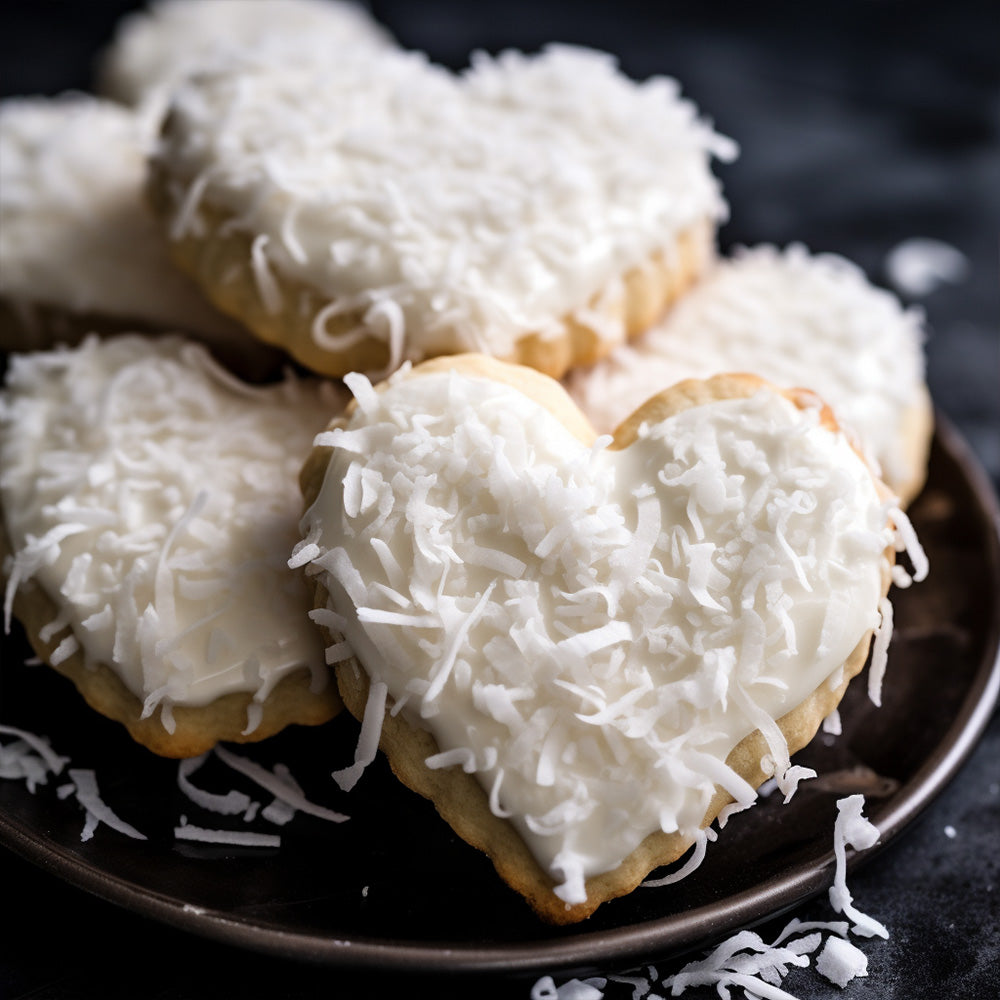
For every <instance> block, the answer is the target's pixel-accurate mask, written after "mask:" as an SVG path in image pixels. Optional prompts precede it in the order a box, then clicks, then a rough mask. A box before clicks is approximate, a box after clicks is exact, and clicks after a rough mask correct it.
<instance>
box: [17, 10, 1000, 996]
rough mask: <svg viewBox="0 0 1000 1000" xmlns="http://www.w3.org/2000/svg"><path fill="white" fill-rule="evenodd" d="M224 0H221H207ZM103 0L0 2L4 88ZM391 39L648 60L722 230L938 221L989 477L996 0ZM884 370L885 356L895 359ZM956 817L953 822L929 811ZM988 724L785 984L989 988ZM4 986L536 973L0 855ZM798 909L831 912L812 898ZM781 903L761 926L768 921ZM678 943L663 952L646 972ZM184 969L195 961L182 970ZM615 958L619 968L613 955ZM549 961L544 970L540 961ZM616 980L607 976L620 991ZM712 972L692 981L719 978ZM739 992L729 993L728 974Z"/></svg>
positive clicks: (850, 246) (955, 413)
mask: <svg viewBox="0 0 1000 1000" xmlns="http://www.w3.org/2000/svg"><path fill="white" fill-rule="evenodd" d="M207 2H225V0H207ZM133 6H134V4H132V3H128V2H121V0H116V2H111V0H90V2H86V3H85V2H82V0H81V2H77V3H72V2H53V0H22V2H11V0H6V2H4V3H2V4H0V96H9V95H14V94H29V93H50V94H51V93H57V92H59V91H61V90H64V89H70V88H79V89H86V88H88V86H89V84H90V82H91V70H92V59H93V56H94V54H95V53H96V52H97V51H98V50H99V48H100V47H101V46H102V45H103V44H105V43H106V41H107V40H108V38H109V37H110V34H111V30H112V26H113V24H114V22H115V20H116V19H117V17H118V16H119V15H120V14H121V13H122V12H123V11H125V10H127V9H130V8H132V7H133ZM372 7H373V10H374V12H375V14H376V16H377V17H378V18H379V19H380V20H382V21H383V22H384V23H385V24H387V25H388V26H389V27H390V29H392V30H393V31H394V33H395V34H396V36H397V38H398V39H399V41H400V42H401V43H403V44H404V45H407V46H410V47H415V48H420V49H424V50H426V51H427V52H428V53H429V54H430V55H431V56H432V57H433V58H435V59H437V60H439V61H442V62H445V63H447V64H449V65H453V66H460V65H462V64H463V63H464V61H465V59H466V56H467V53H468V52H469V51H470V50H471V49H473V48H485V49H488V50H497V49H499V48H503V47H506V46H516V47H519V48H524V49H528V50H531V49H534V48H537V47H538V46H540V45H542V44H544V43H545V42H548V41H565V42H575V43H582V44H587V45H591V46H595V47H598V48H602V49H606V50H609V51H612V52H614V53H616V54H617V55H618V56H619V57H620V59H621V63H622V67H623V69H624V70H625V71H626V72H627V73H629V74H630V75H632V76H634V77H644V76H647V75H650V74H653V73H665V74H667V75H670V76H675V77H677V78H678V79H679V80H680V81H681V83H682V85H683V88H684V91H685V92H686V93H687V94H688V95H689V96H690V97H692V98H693V99H694V100H695V101H696V102H697V104H698V105H699V106H700V108H701V109H702V111H703V112H704V113H705V114H706V115H708V116H709V117H711V118H712V119H714V121H715V123H716V125H717V126H718V128H719V129H720V131H722V132H724V133H726V134H728V135H730V136H732V137H733V138H735V139H736V140H737V141H738V142H739V144H740V146H741V150H742V152H741V156H740V158H739V159H738V160H737V161H736V163H734V164H732V165H729V166H726V167H723V168H721V169H720V171H719V173H720V175H721V177H722V179H723V182H724V185H725V190H726V194H727V197H728V199H729V202H730V206H731V220H730V222H729V223H728V224H727V225H726V226H725V227H724V228H723V230H722V232H721V237H720V239H721V243H722V246H723V248H724V249H725V248H727V247H731V246H734V245H737V244H752V243H761V242H774V243H778V244H781V245H784V244H786V243H788V242H793V241H796V242H802V243H804V244H806V245H807V246H808V247H809V248H810V249H812V250H814V251H833V252H837V253H841V254H843V255H845V256H847V257H849V258H850V259H852V260H854V261H855V262H856V263H858V264H859V265H861V266H862V267H863V268H864V269H865V271H866V272H867V273H868V275H869V277H870V278H871V279H872V280H873V281H875V282H878V283H885V282H886V281H887V278H888V275H887V273H886V271H885V262H886V257H887V254H888V253H889V251H890V250H891V249H892V248H893V247H894V246H895V245H897V244H898V243H899V242H901V241H902V240H904V239H907V238H910V237H915V236H919V237H933V238H936V239H940V240H944V241H946V242H947V243H949V244H951V245H953V246H955V247H957V248H958V249H959V250H961V251H962V253H963V254H965V256H966V257H967V258H968V261H969V268H968V272H967V274H966V275H965V277H964V279H963V280H962V281H961V282H958V283H955V284H946V285H943V286H942V287H940V288H938V289H937V290H936V291H934V292H932V293H931V294H929V295H927V296H926V298H924V299H922V300H921V301H920V302H919V303H918V304H920V305H921V306H922V307H923V308H924V310H925V312H926V316H927V326H928V341H927V356H928V381H929V383H930V387H931V391H932V394H933V396H934V399H935V402H936V403H937V405H938V407H939V408H940V409H941V411H942V412H943V413H945V414H946V415H947V416H948V417H950V418H951V420H952V421H953V422H954V423H955V424H956V426H957V427H958V428H959V430H960V431H961V433H962V434H963V435H964V436H965V437H966V438H967V440H968V441H969V442H970V444H971V445H972V447H973V449H974V450H975V452H976V453H977V454H978V456H979V460H980V461H981V462H982V464H983V465H984V466H985V468H986V469H987V471H988V473H989V475H990V476H991V477H992V480H993V482H994V484H997V483H1000V333H998V325H1000V295H998V273H1000V272H998V242H1000V54H998V51H1000V50H998V45H997V41H996V39H997V38H998V37H1000V15H998V13H997V12H998V8H997V6H996V5H995V4H986V3H984V4H971V3H968V2H950V3H938V4H934V5H923V4H915V3H896V2H857V0H854V2H838V3H829V4H823V5H820V4H798V3H789V4H774V3H762V4H736V3H732V4H729V3H719V2H711V0H710V2H690V3H670V2H661V3H657V4H648V3H634V2H631V0H619V2H615V3H600V4H598V3H576V4H559V3H554V2H546V0H533V2H532V0H505V2H504V3H493V2H483V3H471V2H470V3H463V2H460V0H425V2H413V0H409V2H407V0H384V2H377V3H373V4H372ZM890 377H891V374H890ZM946 826H951V827H953V828H954V829H955V831H956V836H955V837H953V838H952V837H948V836H946V835H945V833H944V828H945V827H946ZM998 831H1000V724H998V720H997V718H996V717H995V718H994V720H993V723H992V724H991V726H990V728H989V729H988V731H987V733H986V736H985V738H984V740H983V741H982V742H981V744H980V746H979V748H978V749H977V750H976V752H975V753H974V754H973V755H972V757H971V758H970V760H969V761H968V763H967V764H966V766H965V767H964V769H963V770H962V771H961V772H960V774H959V776H958V778H957V779H956V780H955V782H954V783H953V784H952V785H951V787H949V788H948V789H947V790H946V791H945V793H944V794H943V795H942V796H941V797H940V799H938V800H937V801H936V802H935V803H934V804H933V805H932V806H931V808H930V809H929V810H928V811H927V812H926V813H925V814H924V816H923V817H922V818H921V819H920V821H919V822H918V823H917V824H915V826H914V827H913V828H912V829H911V830H910V831H909V832H908V833H907V834H906V835H905V836H904V837H902V838H901V839H900V840H899V841H897V842H896V843H895V844H894V845H892V847H891V848H890V849H889V850H887V851H886V852H884V853H883V854H882V855H880V857H879V859H878V861H877V863H875V864H872V865H870V866H867V867H865V868H863V869H861V870H860V871H859V872H858V873H857V874H856V875H855V876H854V878H853V879H852V881H851V889H852V891H853V893H854V896H855V898H856V900H857V901H858V904H859V905H860V906H861V908H862V909H864V910H866V911H867V912H871V913H872V914H874V915H877V916H878V917H879V918H880V919H881V920H882V921H883V922H884V923H886V924H887V925H888V926H889V928H890V931H891V934H892V936H891V938H890V940H889V941H888V942H885V943H883V942H877V943H873V944H871V945H865V946H864V947H865V950H866V952H867V953H868V955H869V962H870V976H869V978H868V979H864V980H856V981H855V982H853V983H852V984H851V985H850V987H849V988H848V989H847V990H846V991H843V992H842V991H840V990H839V989H838V988H837V987H835V986H833V985H831V984H829V983H826V982H825V981H824V980H822V979H819V977H817V976H815V974H813V973H811V972H810V973H801V974H800V973H795V974H793V975H792V976H790V977H789V979H788V980H786V983H785V986H786V988H787V989H789V990H791V991H792V992H793V993H796V995H798V996H801V997H802V998H804V1000H805V998H810V1000H811V998H825V997H835V996H846V997H851V998H859V1000H860V998H896V1000H911V998H914V1000H916V998H922V997H945V998H950V997H963V998H973V1000H974V998H984V1000H985V998H992V997H995V996H996V995H997V992H998V987H997V984H998V983H1000V917H998V913H1000V886H998V885H997V878H998V873H1000V833H998ZM0 887H2V888H0V899H2V901H3V903H4V906H3V909H4V913H5V922H6V923H7V924H8V926H9V925H10V924H11V923H15V924H16V925H17V926H16V930H15V931H14V933H13V934H10V933H6V934H5V935H3V937H2V938H0V997H2V998H4V1000H6V998H14V997H27V996H30V997H32V998H36V1000H39V998H43V1000H70V998H87V1000H89V998H98V997H100V998H117V997H130V998H131V997H148V998H157V1000H187V998H191V1000H200V998H203V997H206V998H207V997H230V996H232V997H257V996H261V997H265V996H266V997H275V998H277V997H285V998H292V1000H305V998H311V997H326V996H345V997H354V996H373V997H381V996H390V995H392V996H411V995H413V996H423V995H428V996H435V997H440V998H451V997H460V996H461V997H484V998H485V997H498V998H499V997H503V998H511V1000H513V998H523V1000H527V997H528V996H529V993H530V986H531V982H530V981H528V982H525V981H516V980H505V979H503V978H502V977H492V978H491V979H490V980H489V981H483V980H482V979H474V980H473V979H465V978H463V979H458V980H454V979H453V980H451V981H447V982H440V981H428V980H426V979H422V978H416V977H409V978H407V979H392V980H390V979H386V978H384V977H381V978H380V977H376V978H374V979H369V978H367V977H362V978H358V979H355V978H352V977H349V976H347V975H346V974H345V973H343V972H338V971H336V970H325V969H318V968H314V967H311V966H307V965H300V964H296V963H292V962H286V961H280V960H276V959H267V958H263V957H260V956H252V955H248V954H245V953H243V952H239V951H236V950H233V949H229V948H227V947H225V946H221V945H217V944H213V943H209V942H203V941H201V940H198V939H195V938H191V937H189V936H187V935H185V934H182V933H180V932H176V931H173V930H170V929H168V928H164V927H161V926H159V925H155V924H152V923H149V922H146V921H145V920H143V919H141V918H137V917H134V916H132V915H129V914H126V913H124V912H122V911H120V910H118V909H117V908H115V907H113V906H111V905H109V904H105V903H103V902H101V901H99V900H96V899H93V898H91V897H90V896H88V895H86V894H84V893H82V892H80V891H79V890H76V889H73V888H70V887H69V886H66V885H64V884H62V883H61V882H59V881H57V880H56V879H54V878H53V877H52V876H51V875H49V874H47V873H45V872H43V871H41V870H38V869H36V868H34V867H32V866H30V865H28V864H27V863H26V862H24V861H22V860H20V859H19V858H16V857H15V856H13V855H11V854H9V853H8V852H6V851H4V852H0ZM798 915H800V916H802V917H804V918H807V919H808V918H809V917H814V918H816V919H826V918H827V916H828V911H827V907H826V905H825V903H824V902H823V901H822V900H819V901H816V902H815V903H813V904H810V905H808V906H805V907H803V908H802V909H801V911H800V912H799V913H798ZM784 919H786V918H782V919H781V920H779V921H777V922H776V924H775V927H774V928H764V929H763V933H764V935H765V937H766V936H767V932H768V931H769V930H773V929H780V926H781V925H782V924H783V921H784ZM678 965H679V963H677V962H674V963H670V962H665V963H660V964H658V966H657V968H658V969H659V971H660V973H661V974H662V975H667V974H669V973H670V972H671V971H674V970H675V969H676V967H677V966H678ZM196 969H197V970H198V971H197V972H196V971H195V970H196ZM607 971H608V972H615V971H622V970H611V969H609V970H607ZM557 981H558V977H557ZM631 995H632V988H631V987H627V986H624V985H619V986H616V987H609V988H608V991H607V996H608V997H609V1000H610V998H613V997H619V996H621V997H629V996H631ZM714 995H715V994H714V992H712V991H700V992H698V993H697V994H693V993H688V994H685V996H699V997H700V996H706V997H707V996H714ZM734 995H735V994H734Z"/></svg>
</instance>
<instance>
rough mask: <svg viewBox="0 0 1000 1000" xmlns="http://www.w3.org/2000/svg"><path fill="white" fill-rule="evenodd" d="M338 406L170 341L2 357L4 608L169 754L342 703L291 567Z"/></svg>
mask: <svg viewBox="0 0 1000 1000" xmlns="http://www.w3.org/2000/svg"><path fill="white" fill-rule="evenodd" d="M339 407H340V400H339V399H338V398H337V397H336V396H334V395H333V394H332V391H331V390H330V389H329V388H327V387H320V386H319V385H316V384H313V383H312V382H311V381H310V382H304V381H295V380H292V379H289V380H286V381H285V382H284V383H281V384H277V385H270V386H266V387H251V386H248V385H246V384H244V383H242V382H238V381H237V380H236V379H234V378H233V377H232V376H230V375H229V374H228V373H226V372H225V371H223V370H222V369H221V368H219V367H218V366H216V365H215V364H214V362H212V360H211V359H210V358H209V356H208V354H207V353H206V352H205V350H204V349H203V348H202V347H200V346H199V345H196V344H192V343H189V342H186V341H184V340H182V339H180V338H174V337H170V338H164V339H154V338H152V337H146V336H123V337H115V338H110V339H108V340H103V341H102V340H98V339H97V338H93V337H92V338H88V339H86V340H85V341H84V342H83V343H82V344H81V345H80V346H79V347H77V348H74V349H59V350H54V351H49V352H39V353H34V354H17V355H12V356H11V358H10V361H9V368H8V375H7V383H6V387H5V389H4V391H3V393H2V394H0V470H2V472H0V511H2V527H3V529H4V531H3V532H0V535H4V534H5V535H6V538H5V547H6V549H7V553H6V558H5V559H4V574H5V576H6V579H7V583H6V592H5V601H4V613H5V624H6V627H7V628H9V627H10V623H11V617H12V615H16V616H17V618H18V619H20V620H21V622H22V623H23V625H24V626H25V631H26V633H27V636H28V638H29V640H30V641H31V643H32V645H33V646H34V647H35V650H36V652H37V653H38V655H39V656H40V657H41V658H42V659H43V660H45V661H46V662H47V663H49V664H50V665H51V666H52V667H54V668H55V669H56V670H58V671H59V672H60V673H62V674H65V675H66V676H67V677H69V678H70V679H71V680H72V681H73V682H74V684H76V686H77V687H78V688H79V690H80V692H81V694H82V695H83V696H84V698H85V699H86V700H87V701H88V702H89V703H90V705H91V706H92V707H93V708H95V709H96V710H97V711H99V712H101V713H103V714H104V715H107V716H109V717H110V718H112V719H116V720H117V721H119V722H121V723H123V724H124V725H125V726H126V727H127V728H128V730H129V732H130V733H131V734H132V736H133V737H134V738H135V739H136V740H137V741H138V742H139V743H141V744H143V745H145V746H147V747H148V748H149V749H151V750H153V751H155V752H156V753H158V754H162V755H165V756H169V757H188V756H195V755H197V754H200V753H202V752H203V751H205V750H207V749H209V748H210V747H212V746H213V745H214V744H215V743H216V742H218V741H221V740H233V741H238V742H245V741H248V740H259V739H263V738H264V737H266V736H268V735H270V734H272V733H274V732H276V731H277V730H279V729H281V728H283V727H284V726H286V725H288V724H290V723H303V724H315V723H320V722H324V721H326V720H327V719H329V718H330V717H331V716H332V715H333V714H334V713H335V712H336V711H337V710H338V708H339V707H340V700H339V697H338V695H337V693H336V690H335V685H333V684H332V683H330V682H329V678H328V676H327V674H328V671H327V668H326V666H325V664H324V659H323V648H322V644H321V643H320V642H319V641H318V639H317V636H316V634H315V632H316V629H315V626H314V625H312V623H311V622H310V621H309V619H308V612H309V608H310V606H311V599H310V595H309V594H308V593H307V588H306V586H305V584H304V581H303V580H302V579H301V575H300V574H295V573H292V572H290V571H289V570H288V568H287V565H286V564H287V560H288V555H289V553H290V552H291V550H292V547H293V545H294V543H295V540H296V537H297V535H296V526H297V521H298V517H299V514H300V512H301V506H300V502H299V494H298V489H297V486H296V476H297V469H298V467H299V466H300V465H301V463H302V461H303V457H304V456H305V455H306V454H307V453H308V451H309V447H310V441H311V439H312V437H313V435H314V434H315V433H316V430H317V429H318V428H320V427H322V426H323V425H324V424H325V423H326V421H327V420H328V419H329V417H330V415H331V414H332V413H335V412H337V411H338V409H339Z"/></svg>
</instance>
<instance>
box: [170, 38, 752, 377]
mask: <svg viewBox="0 0 1000 1000" xmlns="http://www.w3.org/2000/svg"><path fill="white" fill-rule="evenodd" d="M733 153H734V149H733V146H732V144H731V143H730V142H728V140H724V139H723V138H722V137H720V136H718V135H716V134H715V133H714V132H713V131H712V129H711V128H710V127H708V126H707V125H706V124H705V123H703V122H700V121H699V120H698V119H697V117H696V114H695V111H694V109H693V108H692V106H691V105H690V104H689V103H688V102H687V101H684V100H681V99H680V98H679V96H678V93H677V88H676V86H675V85H674V84H673V82H672V81H668V80H665V79H651V80H648V81H646V82H644V83H641V84H638V83H634V82H633V81H631V80H629V79H627V78H626V77H625V76H624V75H623V74H621V73H620V72H619V71H618V70H617V68H616V66H615V65H614V61H613V60H612V59H611V57H609V56H606V55H603V54H600V53H596V52H591V51H586V50H581V49H574V48H571V47H565V46H554V47H551V48H549V49H547V50H545V51H544V52H542V53H541V54H539V55H536V56H526V55H522V54H520V53H515V52H508V53H506V54H504V55H502V56H500V57H498V58H495V59H494V58H490V57H487V56H486V55H483V54H480V55H479V56H477V57H476V58H475V59H473V62H472V65H471V67H470V68H469V69H468V70H466V71H465V72H463V73H461V74H453V73H451V72H449V71H447V70H445V69H443V68H442V67H439V66H435V65H432V64H430V63H429V62H428V61H427V60H426V58H425V57H424V56H422V55H421V54H419V53H414V52H403V51H397V50H392V49H388V48H387V49H383V50H380V51H378V52H373V51H370V50H362V51H350V52H338V54H337V57H336V58H335V59H329V60H327V61H325V62H324V63H323V64H322V65H318V64H317V61H316V60H313V59H309V60H305V64H302V65H295V66H287V65H286V66H280V67H275V66H260V65H256V64H253V63H252V62H251V64H249V65H244V66H242V67H237V66H231V67H228V68H227V69H226V70H224V71H217V72H213V73H207V74H203V75H200V76H198V77H197V78H195V79H193V80H192V81H190V83H189V84H188V85H186V86H184V87H182V88H181V89H179V90H178V92H177V93H176V94H175V96H174V100H173V103H172V107H171V111H170V113H169V115H168V117H167V120H166V122H165V126H164V131H163V136H162V142H161V146H160V150H159V152H158V154H157V155H156V157H155V158H154V160H153V164H152V177H151V185H150V190H151V195H152V200H153V204H154V206H155V207H156V210H157V211H158V213H159V215H160V216H161V217H162V218H163V219H164V221H165V223H166V226H167V230H168V235H169V239H170V243H171V247H172V250H173V253H174V257H175V259H176V260H177V262H178V264H179V265H180V266H181V267H182V268H183V269H184V270H186V271H188V272H190V273H191V274H192V275H193V276H194V277H195V278H196V279H197V280H198V281H199V282H200V283H201V284H202V286H203V288H204V289H205V291H206V293H207V294H208V295H209V297H210V298H211V299H212V300H213V301H214V302H215V303H216V305H217V306H219V308H221V309H222V310H223V311H224V312H227V313H230V314H232V315H234V316H236V317H237V318H239V319H241V320H242V321H243V322H244V323H245V324H246V325H247V326H248V327H250V328H251V329H252V330H253V331H254V332H255V333H256V334H257V335H258V336H259V337H261V338H262V339H264V340H266V341H268V342H273V343H277V344H279V345H281V346H283V347H285V348H287V349H288V350H289V351H290V352H291V353H292V354H293V355H294V356H295V357H296V358H297V359H298V360H299V361H301V362H303V363H304V364H306V365H308V366H310V367H312V368H313V369H315V370H317V371H319V372H322V373H324V374H328V375H343V374H346V373H348V372H351V371H368V372H371V371H374V370H378V371H381V372H384V371H391V370H394V369H395V368H397V367H398V366H399V365H400V363H401V362H403V361H404V360H411V361H418V360H420V359H422V358H428V357H434V356H436V355H440V354H455V353H459V352H462V351H472V350H475V351H481V352H483V353H487V354H491V355H493V356H496V357H502V358H508V359H510V360H516V361H521V362H524V363H527V364H530V365H532V366H533V367H537V368H539V369H541V370H544V371H546V372H548V373H549V374H553V375H560V374H562V373H563V372H564V371H565V370H566V369H567V368H568V367H570V366H571V365H574V364H581V363H589V362H591V361H594V360H596V359H597V358H598V357H600V356H602V355H603V354H605V353H607V351H609V350H610V349H611V348H612V347H613V346H614V345H615V344H618V343H621V342H622V341H623V339H624V338H625V337H626V336H631V335H634V334H636V333H638V332H639V331H640V330H642V329H645V328H646V327H647V326H648V325H649V324H650V323H651V322H653V321H654V320H655V319H656V318H657V317H658V316H659V315H660V314H662V312H663V311H664V309H665V308H666V306H667V304H668V303H669V302H670V301H672V300H673V299H674V298H675V297H676V296H677V295H678V294H679V293H680V292H681V291H683V289H684V288H685V287H686V286H687V285H688V284H689V283H690V281H691V280H692V278H693V276H694V275H695V274H697V273H698V272H699V271H700V270H701V269H702V267H703V266H704V264H705V262H706V260H707V259H708V258H709V257H710V256H711V254H712V252H713V242H714V241H713V237H714V226H715V223H716V221H717V220H718V219H719V218H720V217H722V216H723V214H724V212H725V205H724V203H723V201H722V198H721V196H720V192H719V187H718V184H717V182H716V180H715V178H714V177H713V176H712V174H711V172H710V169H709V160H710V158H711V157H712V156H713V155H719V156H725V157H729V156H731V155H733Z"/></svg>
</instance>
